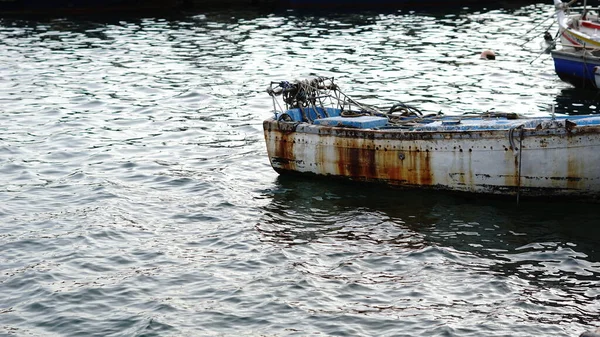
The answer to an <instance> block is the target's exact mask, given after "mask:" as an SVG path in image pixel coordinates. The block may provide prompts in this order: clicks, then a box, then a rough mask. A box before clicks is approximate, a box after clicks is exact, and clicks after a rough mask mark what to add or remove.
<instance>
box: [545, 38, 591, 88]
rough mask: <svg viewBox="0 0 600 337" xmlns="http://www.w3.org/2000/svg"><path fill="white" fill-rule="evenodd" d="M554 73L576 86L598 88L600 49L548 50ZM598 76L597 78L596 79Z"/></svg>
mask: <svg viewBox="0 0 600 337" xmlns="http://www.w3.org/2000/svg"><path fill="white" fill-rule="evenodd" d="M550 54H551V55H552V59H553V61H554V71H555V72H556V75H558V77H559V78H560V79H561V80H562V81H564V82H567V83H569V84H571V85H573V86H574V87H576V88H580V89H592V90H597V89H598V88H600V86H599V85H600V81H599V80H600V77H599V76H598V75H596V73H597V71H598V69H600V51H593V50H587V49H582V50H576V49H574V48H564V47H563V48H562V49H560V50H553V51H551V52H550ZM597 78H598V80H597Z"/></svg>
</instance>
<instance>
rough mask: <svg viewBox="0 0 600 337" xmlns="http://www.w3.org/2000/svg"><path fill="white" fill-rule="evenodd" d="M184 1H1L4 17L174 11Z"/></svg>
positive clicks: (0, 8) (0, 10) (0, 12)
mask: <svg viewBox="0 0 600 337" xmlns="http://www.w3.org/2000/svg"><path fill="white" fill-rule="evenodd" d="M181 3H182V0H146V1H139V0H0V14H3V15H53V14H103V13H123V12H140V11H147V10H158V9H174V8H177V7H178V6H180V5H181Z"/></svg>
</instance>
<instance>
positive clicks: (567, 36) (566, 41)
mask: <svg viewBox="0 0 600 337" xmlns="http://www.w3.org/2000/svg"><path fill="white" fill-rule="evenodd" d="M572 2H573V1H572ZM572 2H569V3H563V2H562V1H560V0H554V7H555V8H556V19H557V23H558V29H559V34H560V40H561V45H562V46H564V47H573V48H588V49H599V48H600V21H599V20H598V15H597V14H593V13H590V12H588V10H587V8H586V7H584V8H583V10H582V12H581V13H575V14H574V13H571V9H570V4H571V3H572Z"/></svg>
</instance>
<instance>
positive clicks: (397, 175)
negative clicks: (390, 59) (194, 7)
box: [263, 77, 600, 199]
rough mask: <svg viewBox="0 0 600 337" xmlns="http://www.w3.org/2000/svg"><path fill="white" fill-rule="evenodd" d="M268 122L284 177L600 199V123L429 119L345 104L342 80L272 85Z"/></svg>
mask: <svg viewBox="0 0 600 337" xmlns="http://www.w3.org/2000/svg"><path fill="white" fill-rule="evenodd" d="M268 93H269V94H270V95H271V96H272V97H273V107H274V114H273V116H272V117H270V118H268V119H266V120H265V121H264V122H263V129H264V136H265V141H266V147H267V154H268V156H269V160H270V163H271V166H272V167H273V169H274V170H275V171H277V172H278V173H280V174H303V175H309V176H310V175H312V176H321V177H332V178H343V179H349V180H355V181H364V182H379V183H384V184H388V185H394V186H402V187H409V188H421V189H433V190H450V191H461V192H469V193H482V194H497V195H513V196H515V195H516V196H517V197H519V196H521V195H523V196H531V197H534V196H535V197H539V196H544V197H557V196H569V197H586V198H587V197H590V198H594V199H595V198H597V197H598V196H599V195H600V170H599V169H598V167H600V116H593V115H587V116H565V115H562V116H549V117H546V118H543V117H542V118H525V117H523V116H521V115H519V114H516V113H482V114H475V115H460V116H444V115H440V114H429V115H423V113H422V112H421V111H420V110H419V109H417V108H415V107H413V106H410V105H407V104H403V103H399V104H395V105H393V106H392V107H391V108H390V109H389V110H385V111H381V110H380V109H377V108H375V107H371V106H367V105H365V104H361V103H359V102H358V101H356V100H354V99H352V98H350V97H349V96H347V95H345V94H344V93H343V92H342V91H341V90H340V88H339V87H338V86H337V84H335V83H334V81H333V78H325V77H319V78H315V79H309V80H303V81H293V82H287V81H283V82H272V83H271V85H270V87H269V88H268Z"/></svg>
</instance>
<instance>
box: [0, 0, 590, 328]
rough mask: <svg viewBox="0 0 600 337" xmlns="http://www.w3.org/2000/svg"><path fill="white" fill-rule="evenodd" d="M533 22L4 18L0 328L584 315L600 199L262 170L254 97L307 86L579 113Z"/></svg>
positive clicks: (302, 324) (523, 18)
mask: <svg viewBox="0 0 600 337" xmlns="http://www.w3.org/2000/svg"><path fill="white" fill-rule="evenodd" d="M551 14H552V6H551V4H548V5H546V4H538V5H532V4H523V5H522V6H511V7H510V8H502V7H500V8H478V9H467V8H465V9H461V10H455V11H444V12H436V13H434V12H421V11H415V12H411V11H407V10H404V11H398V12H359V13H341V14H332V13H329V14H324V13H306V12H294V11H279V12H263V11H242V10H227V11H207V12H204V13H183V14H182V15H177V16H164V17H163V16H160V15H156V16H153V17H150V16H149V17H133V18H132V17H125V18H119V17H117V18H77V19H72V18H71V19H61V18H55V19H37V20H26V19H14V18H13V19H0V118H1V119H0V120H1V123H0V251H1V252H2V253H1V254H0V270H1V274H0V334H2V335H17V336H292V335H294V336H306V335H321V336H461V337H464V336H477V337H479V336H517V337H518V336H523V337H525V336H527V337H530V336H577V335H579V334H580V333H581V332H583V331H585V330H589V329H592V328H593V327H595V326H597V325H599V324H600V304H599V302H598V300H599V296H600V291H599V283H598V277H599V276H600V252H599V251H598V249H597V242H598V240H597V238H598V237H599V235H600V229H599V228H598V218H599V216H600V210H599V209H598V207H597V205H589V204H575V203H544V202H533V201H529V202H524V203H521V205H520V206H519V207H517V206H516V203H515V201H514V200H503V199H501V200H498V199H487V198H471V197H469V196H464V195H448V194H443V193H424V192H419V191H399V190H394V189H387V188H385V187H383V186H364V185H355V184H349V183H343V182H331V181H324V180H312V179H299V178H290V177H280V176H278V175H277V174H276V173H275V172H274V171H273V170H272V169H271V167H270V165H269V162H268V159H267V156H266V150H265V146H264V142H263V134H262V120H263V119H265V118H267V117H269V116H270V114H271V112H270V110H271V108H272V104H271V101H270V99H269V97H268V95H267V94H266V93H265V90H264V89H266V86H267V85H268V84H269V82H270V81H271V80H291V79H296V78H303V77H305V76H309V75H314V74H319V75H328V76H335V77H336V79H337V81H338V84H339V85H340V86H341V87H342V88H343V90H344V91H345V92H346V93H349V94H351V95H352V96H354V97H356V98H360V99H362V100H365V101H368V102H370V103H375V104H380V105H382V106H386V105H389V104H392V103H393V102H395V101H398V100H401V101H405V102H410V103H412V104H414V105H417V106H419V107H420V108H421V109H423V110H427V111H429V110H431V111H433V112H437V111H440V110H441V111H443V112H445V113H448V114H453V113H463V112H481V111H487V110H494V111H501V112H520V113H525V114H531V115H535V114H538V115H547V114H548V113H549V112H550V111H551V106H553V105H554V106H556V107H557V109H558V110H557V111H560V112H567V113H572V114H576V113H595V112H596V111H597V107H596V101H597V95H596V93H594V92H591V93H590V92H583V93H582V92H577V91H575V90H573V89H571V88H570V87H569V86H568V85H567V84H564V83H562V82H560V81H559V80H558V79H557V77H556V76H555V74H554V71H553V66H552V61H551V59H550V56H549V55H548V54H544V53H543V49H544V46H543V44H542V41H543V39H542V38H541V35H542V33H543V31H544V30H545V28H547V27H548V26H550V24H551V23H552V20H548V18H549V16H550V15H551ZM555 29H556V27H553V28H551V30H550V31H551V32H552V33H554V32H555ZM484 49H493V50H494V51H496V53H497V55H498V56H497V59H496V60H495V61H484V60H480V59H479V53H480V52H481V51H482V50H484Z"/></svg>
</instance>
